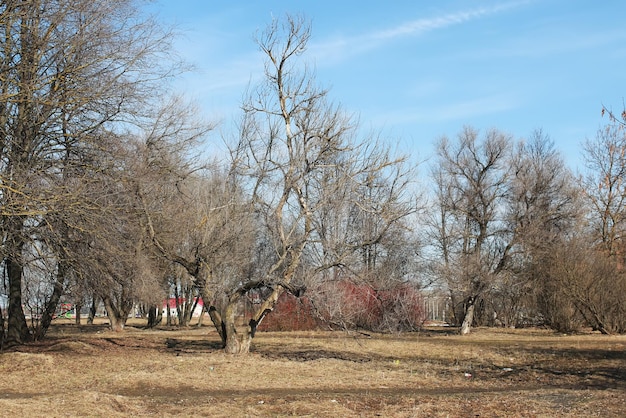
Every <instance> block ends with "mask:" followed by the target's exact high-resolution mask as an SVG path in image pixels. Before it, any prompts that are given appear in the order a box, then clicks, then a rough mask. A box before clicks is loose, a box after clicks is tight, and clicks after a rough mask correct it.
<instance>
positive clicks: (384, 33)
mask: <svg viewBox="0 0 626 418" xmlns="http://www.w3.org/2000/svg"><path fill="white" fill-rule="evenodd" d="M525 3H528V1H516V2H509V3H504V4H497V5H494V6H492V7H482V8H478V9H473V10H466V11H458V12H453V13H448V14H444V15H441V16H434V17H430V18H421V19H416V20H411V21H406V22H402V23H400V24H398V25H396V26H393V27H388V28H384V29H380V30H376V31H372V32H369V33H361V34H358V35H354V36H351V37H338V38H335V39H330V40H327V41H325V42H321V43H317V44H316V43H313V44H311V45H310V47H309V51H310V52H311V55H312V56H314V57H316V58H317V59H318V60H319V61H320V62H327V61H329V60H332V61H338V60H341V59H344V58H346V57H348V56H354V55H357V54H360V53H363V52H366V51H369V50H372V49H375V48H379V47H381V46H382V45H383V44H386V43H389V42H393V41H395V40H398V39H401V38H406V37H410V36H418V35H421V34H424V33H427V32H431V31H435V30H439V29H445V28H447V27H451V26H455V25H460V24H463V23H466V22H469V21H473V20H477V19H481V18H484V17H487V16H490V15H493V14H496V13H499V12H502V11H505V10H510V9H512V8H514V7H518V6H520V5H521V4H525Z"/></svg>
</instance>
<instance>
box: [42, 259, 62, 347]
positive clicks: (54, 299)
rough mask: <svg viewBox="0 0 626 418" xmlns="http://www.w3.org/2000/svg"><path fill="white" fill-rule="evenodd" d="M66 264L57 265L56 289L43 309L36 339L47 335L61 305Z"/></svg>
mask: <svg viewBox="0 0 626 418" xmlns="http://www.w3.org/2000/svg"><path fill="white" fill-rule="evenodd" d="M65 272H66V269H65V264H64V263H62V262H61V263H59V265H58V267H57V278H56V281H55V282H54V289H53V290H52V295H51V296H50V300H48V303H47V304H46V309H45V310H44V311H43V315H42V316H41V322H40V323H39V327H38V329H37V331H36V332H35V339H36V340H39V339H41V338H43V337H44V336H45V335H46V332H47V331H48V328H50V324H51V323H52V319H53V318H54V313H55V312H56V310H57V307H58V306H59V300H60V299H61V296H62V295H63V285H64V283H65Z"/></svg>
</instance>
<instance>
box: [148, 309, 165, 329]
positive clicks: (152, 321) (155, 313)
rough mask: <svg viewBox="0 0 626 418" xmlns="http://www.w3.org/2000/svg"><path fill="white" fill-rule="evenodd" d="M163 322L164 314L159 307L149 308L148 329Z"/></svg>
mask: <svg viewBox="0 0 626 418" xmlns="http://www.w3.org/2000/svg"><path fill="white" fill-rule="evenodd" d="M162 320H163V312H162V310H161V309H160V308H159V307H158V306H157V305H152V306H150V307H149V308H148V328H154V327H156V326H157V325H159V324H160V323H161V321H162Z"/></svg>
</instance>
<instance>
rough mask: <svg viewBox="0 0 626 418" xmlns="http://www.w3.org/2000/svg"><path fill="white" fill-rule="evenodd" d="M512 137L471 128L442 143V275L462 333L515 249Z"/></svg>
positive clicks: (438, 179)
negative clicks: (508, 207)
mask: <svg viewBox="0 0 626 418" xmlns="http://www.w3.org/2000/svg"><path fill="white" fill-rule="evenodd" d="M511 146H512V141H511V139H510V138H509V137H508V136H506V135H504V134H503V133H501V132H498V131H489V132H487V134H486V135H485V137H484V139H482V140H481V139H479V136H478V132H477V131H475V130H473V129H471V128H465V129H464V130H463V131H462V132H461V133H460V134H459V136H458V138H457V141H456V142H450V141H449V140H448V139H447V138H442V139H441V140H440V141H439V143H438V146H437V157H438V159H437V164H438V165H437V168H435V170H434V172H433V178H434V179H435V184H436V185H437V190H436V196H437V200H436V205H437V210H438V214H439V215H438V216H439V217H438V218H437V219H435V221H434V222H433V224H434V225H435V231H436V232H435V234H436V237H437V250H438V251H439V252H440V254H441V257H442V258H441V260H442V263H441V264H440V265H439V267H438V269H437V271H438V274H439V275H440V276H441V277H443V278H444V280H445V281H446V283H447V286H448V288H449V289H450V293H451V298H452V302H453V304H454V305H455V307H457V309H455V312H457V314H458V315H459V316H458V318H457V319H458V320H460V321H461V322H462V326H461V333H462V334H466V333H468V332H469V330H470V327H471V326H472V322H473V321H474V312H475V309H476V307H477V306H480V302H481V301H482V298H483V295H484V293H485V292H487V291H488V290H489V288H490V286H491V284H492V283H493V282H494V281H495V280H496V278H497V277H498V276H499V275H500V274H501V273H502V271H503V269H504V267H505V264H506V261H507V257H508V256H509V251H510V249H511V245H510V240H509V237H507V236H506V235H507V234H508V232H507V230H506V228H504V213H503V206H502V204H501V201H502V198H503V197H504V196H505V194H506V184H507V179H508V175H509V172H508V167H507V165H506V161H507V160H508V155H509V153H510V151H511Z"/></svg>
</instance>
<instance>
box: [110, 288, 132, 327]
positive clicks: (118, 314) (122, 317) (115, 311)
mask: <svg viewBox="0 0 626 418" xmlns="http://www.w3.org/2000/svg"><path fill="white" fill-rule="evenodd" d="M103 302H104V307H105V308H106V311H107V317H108V318H109V323H110V324H111V325H110V326H111V330H112V331H116V332H120V331H123V330H124V327H125V326H126V321H127V320H128V315H129V314H130V310H131V309H132V306H130V307H128V308H124V307H117V306H115V305H114V304H113V303H112V302H111V299H109V298H108V297H107V298H103Z"/></svg>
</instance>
